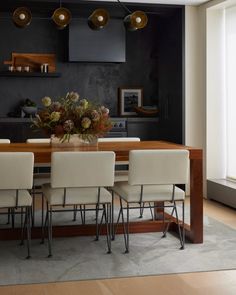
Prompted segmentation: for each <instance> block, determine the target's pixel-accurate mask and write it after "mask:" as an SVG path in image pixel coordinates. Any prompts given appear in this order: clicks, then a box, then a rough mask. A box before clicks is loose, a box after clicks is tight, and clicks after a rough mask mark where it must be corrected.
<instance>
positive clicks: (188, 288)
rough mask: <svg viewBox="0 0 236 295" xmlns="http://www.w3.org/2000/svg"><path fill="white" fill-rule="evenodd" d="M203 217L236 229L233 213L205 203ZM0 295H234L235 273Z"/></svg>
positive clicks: (55, 286)
mask: <svg viewBox="0 0 236 295" xmlns="http://www.w3.org/2000/svg"><path fill="white" fill-rule="evenodd" d="M204 210H205V214H207V215H208V216H211V217H213V218H215V219H217V220H219V221H221V222H223V223H225V224H227V225H229V226H231V227H233V228H236V210H233V209H230V208H228V207H226V206H223V205H220V204H218V203H216V202H212V201H205V202H204ZM0 294H1V295H39V294H40V295H133V294H135V295H143V294H147V295H154V294H155V295H156V294H158V295H162V294H165V295H179V294H181V295H195V294H196V295H198V294H207V295H211V294H212V295H213V294H214V295H218V294H219V295H229V294H232V295H235V294H236V270H229V271H214V272H199V273H186V274H177V275H161V276H146V277H134V278H123V279H120V278H119V279H107V280H91V281H78V282H64V283H50V284H35V285H20V286H6V287H0Z"/></svg>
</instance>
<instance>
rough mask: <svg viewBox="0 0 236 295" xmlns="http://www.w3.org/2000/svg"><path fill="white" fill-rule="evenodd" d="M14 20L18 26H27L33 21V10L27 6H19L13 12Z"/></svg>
mask: <svg viewBox="0 0 236 295" xmlns="http://www.w3.org/2000/svg"><path fill="white" fill-rule="evenodd" d="M12 20H13V22H14V24H15V25H16V26H17V27H18V28H25V27H27V26H28V25H29V24H30V23H31V20H32V14H31V11H30V10H29V9H28V8H27V7H18V8H17V9H15V10H14V12H13V16H12Z"/></svg>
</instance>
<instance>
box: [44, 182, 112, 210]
mask: <svg viewBox="0 0 236 295" xmlns="http://www.w3.org/2000/svg"><path fill="white" fill-rule="evenodd" d="M42 189H43V194H44V196H45V198H46V200H47V201H48V203H49V204H50V205H63V201H64V189H63V188H51V185H50V184H49V183H47V184H44V185H43V186H42ZM97 200H98V189H97V188H93V187H91V188H67V189H66V205H80V204H85V205H87V204H96V203H97ZM100 203H111V193H110V192H109V191H108V190H106V189H105V188H101V190H100Z"/></svg>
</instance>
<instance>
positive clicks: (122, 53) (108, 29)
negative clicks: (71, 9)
mask: <svg viewBox="0 0 236 295" xmlns="http://www.w3.org/2000/svg"><path fill="white" fill-rule="evenodd" d="M69 61H70V62H119V63H121V62H125V61H126V31H125V28H124V25H123V21H122V19H110V20H109V22H108V24H107V25H106V26H105V27H104V28H103V29H101V30H95V31H94V30H91V29H90V28H89V26H88V23H87V19H74V20H72V22H71V23H70V25H69Z"/></svg>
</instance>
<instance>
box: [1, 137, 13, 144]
mask: <svg viewBox="0 0 236 295" xmlns="http://www.w3.org/2000/svg"><path fill="white" fill-rule="evenodd" d="M1 143H11V141H10V139H5V138H0V144H1Z"/></svg>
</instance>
